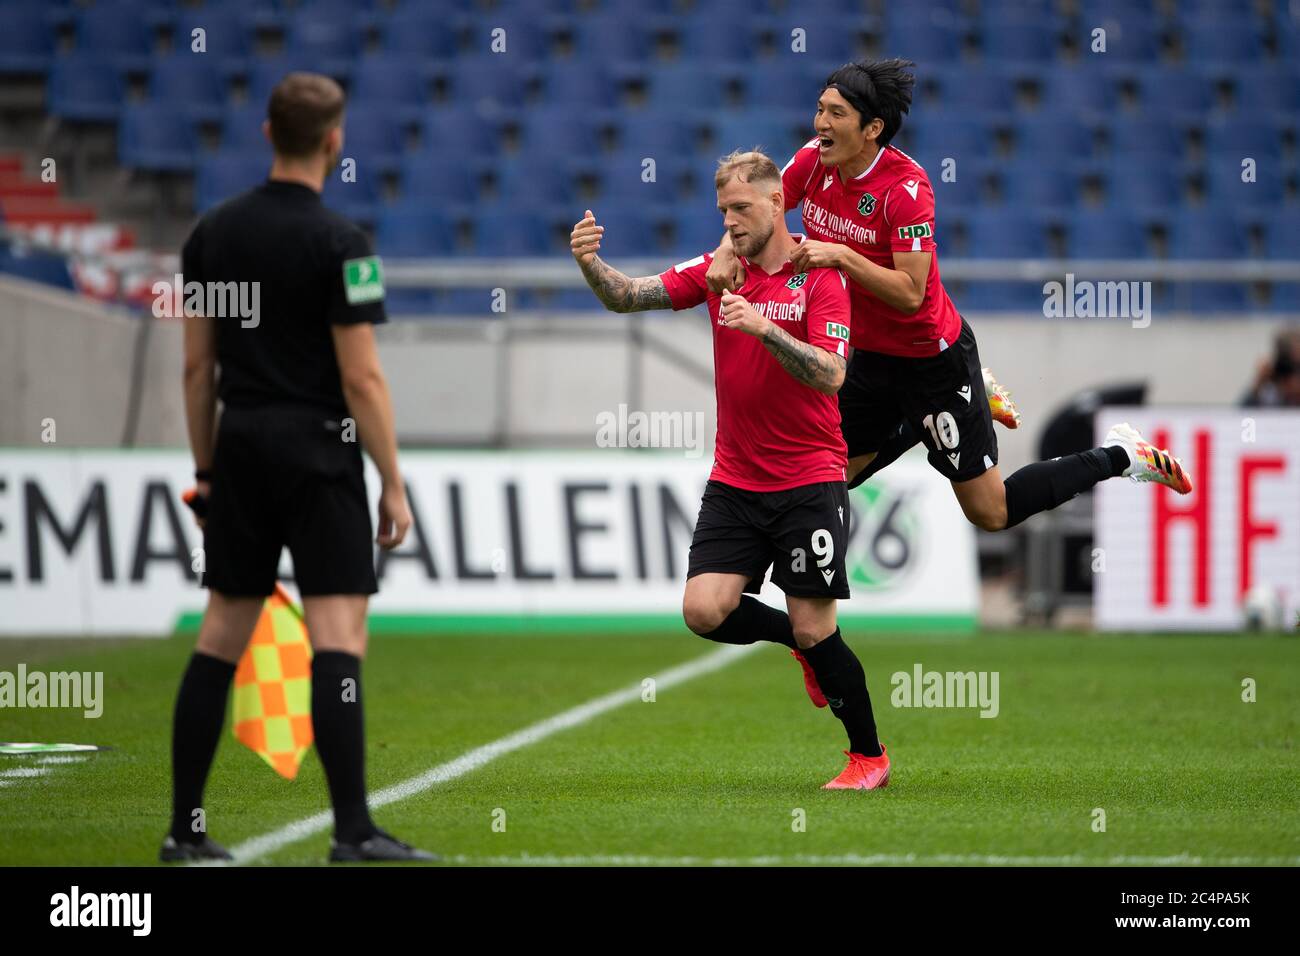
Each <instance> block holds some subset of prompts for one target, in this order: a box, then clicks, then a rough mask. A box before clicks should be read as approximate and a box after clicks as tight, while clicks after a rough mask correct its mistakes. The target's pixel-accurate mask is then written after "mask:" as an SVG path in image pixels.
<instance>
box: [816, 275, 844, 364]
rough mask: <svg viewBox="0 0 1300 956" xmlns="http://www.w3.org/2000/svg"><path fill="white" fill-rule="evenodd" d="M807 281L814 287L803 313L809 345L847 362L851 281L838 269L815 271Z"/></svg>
mask: <svg viewBox="0 0 1300 956" xmlns="http://www.w3.org/2000/svg"><path fill="white" fill-rule="evenodd" d="M808 281H809V284H810V285H811V286H812V288H811V289H809V290H808V310H807V312H805V313H804V324H805V327H806V331H807V333H808V344H809V345H815V346H817V347H818V348H819V349H825V350H826V351H827V352H833V353H835V354H836V355H838V356H840V357H841V358H845V359H847V358H848V350H849V322H850V317H851V315H852V309H853V307H852V304H851V303H850V301H849V280H848V279H847V278H846V277H845V275H844V273H843V272H841V271H840V270H839V269H815V270H813V273H812V275H811V276H809V280H808Z"/></svg>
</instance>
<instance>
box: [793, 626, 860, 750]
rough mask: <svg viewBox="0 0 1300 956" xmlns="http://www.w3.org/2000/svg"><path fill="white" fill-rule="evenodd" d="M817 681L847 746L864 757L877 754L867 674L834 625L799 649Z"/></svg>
mask: <svg viewBox="0 0 1300 956" xmlns="http://www.w3.org/2000/svg"><path fill="white" fill-rule="evenodd" d="M801 653H802V654H803V656H804V658H805V659H806V660H807V661H808V664H809V665H810V666H811V667H812V669H813V673H814V674H815V675H816V676H817V684H818V686H819V687H821V689H822V693H823V694H825V695H826V701H827V703H829V704H830V705H831V713H833V714H834V715H835V716H836V717H838V718H839V719H840V721H841V723H843V724H844V729H845V730H846V731H847V732H848V735H849V750H851V751H852V752H853V753H855V754H862V755H863V756H866V757H879V756H880V741H879V739H877V737H876V718H875V716H874V715H873V714H872V712H871V695H870V694H869V693H867V675H866V673H865V672H863V670H862V662H861V661H859V660H858V656H857V655H856V654H854V653H853V650H852V649H851V648H850V647H849V645H847V644H845V643H844V638H843V637H841V636H840V629H839V628H838V627H837V628H836V629H835V633H834V634H832V635H831V636H830V637H828V638H826V640H824V641H821V642H820V643H818V644H814V645H813V646H812V647H805V648H804V649H803V650H802V652H801Z"/></svg>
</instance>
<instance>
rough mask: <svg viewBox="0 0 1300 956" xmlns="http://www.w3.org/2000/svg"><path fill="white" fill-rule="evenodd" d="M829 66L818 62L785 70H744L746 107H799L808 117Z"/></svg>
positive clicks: (815, 103) (812, 110) (819, 93)
mask: <svg viewBox="0 0 1300 956" xmlns="http://www.w3.org/2000/svg"><path fill="white" fill-rule="evenodd" d="M828 75H830V70H827V69H824V68H822V67H821V66H816V67H812V66H810V67H805V68H803V69H799V68H791V69H786V70H747V71H746V72H745V74H744V76H743V78H742V79H743V83H744V87H745V105H746V106H747V107H748V108H749V109H778V110H791V111H793V110H802V111H804V112H805V113H807V114H808V116H809V123H810V124H811V117H812V114H813V113H814V111H815V110H816V109H817V97H818V96H819V95H821V92H822V89H823V86H822V83H823V82H824V81H825V80H826V77H827V76H828Z"/></svg>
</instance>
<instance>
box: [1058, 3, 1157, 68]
mask: <svg viewBox="0 0 1300 956" xmlns="http://www.w3.org/2000/svg"><path fill="white" fill-rule="evenodd" d="M1078 23H1079V33H1080V37H1079V43H1080V55H1081V56H1082V57H1083V59H1084V61H1085V62H1087V61H1089V60H1097V59H1102V60H1104V61H1110V62H1114V63H1132V64H1139V63H1154V62H1155V61H1156V60H1158V59H1159V57H1160V50H1161V46H1162V40H1161V27H1160V23H1159V21H1158V20H1157V19H1156V18H1155V16H1154V15H1153V14H1152V13H1151V12H1150V11H1148V10H1145V9H1143V8H1142V7H1141V6H1139V5H1136V4H1133V5H1129V6H1126V7H1123V8H1120V7H1118V6H1117V7H1114V8H1111V9H1108V10H1098V11H1097V12H1096V13H1094V14H1092V15H1089V14H1086V13H1085V14H1084V15H1083V16H1081V17H1080V19H1079V21H1078ZM1098 28H1100V29H1103V30H1105V31H1106V50H1105V52H1104V53H1101V52H1098V53H1093V52H1092V44H1093V30H1096V29H1098Z"/></svg>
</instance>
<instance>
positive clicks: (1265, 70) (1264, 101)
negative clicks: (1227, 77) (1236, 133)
mask: <svg viewBox="0 0 1300 956" xmlns="http://www.w3.org/2000/svg"><path fill="white" fill-rule="evenodd" d="M1231 77H1232V80H1233V84H1234V87H1235V99H1234V105H1235V106H1236V108H1237V109H1239V110H1250V111H1254V112H1266V111H1273V112H1278V113H1292V114H1294V113H1297V112H1300V68H1297V67H1294V66H1293V67H1292V68H1290V69H1287V68H1285V67H1277V66H1271V65H1270V66H1235V67H1234V68H1233V70H1232V73H1231Z"/></svg>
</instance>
